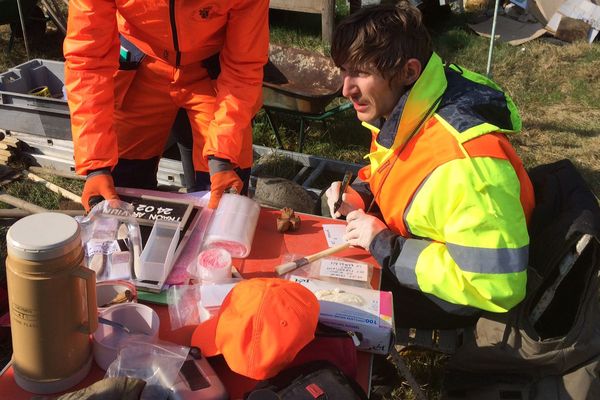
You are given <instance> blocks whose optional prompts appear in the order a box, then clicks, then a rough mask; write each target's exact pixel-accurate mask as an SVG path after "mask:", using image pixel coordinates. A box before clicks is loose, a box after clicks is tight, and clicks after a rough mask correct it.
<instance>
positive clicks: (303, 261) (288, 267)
mask: <svg viewBox="0 0 600 400" xmlns="http://www.w3.org/2000/svg"><path fill="white" fill-rule="evenodd" d="M348 247H350V244H349V243H343V244H339V245H337V246H334V247H330V248H328V249H325V250H323V251H320V252H318V253H315V254H311V255H309V256H306V257H302V258H297V259H295V260H294V261H290V262H286V263H284V264H281V265H278V266H277V267H275V272H277V275H283V274H287V273H288V272H290V271H293V270H295V269H296V268H300V267H302V266H304V265H308V264H310V263H311V262H314V261H317V260H318V259H321V258H323V257H327V256H330V255H332V254H335V253H338V252H340V251H342V250H345V249H347V248H348Z"/></svg>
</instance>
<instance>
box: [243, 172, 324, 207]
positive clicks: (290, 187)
mask: <svg viewBox="0 0 600 400" xmlns="http://www.w3.org/2000/svg"><path fill="white" fill-rule="evenodd" d="M254 200H256V201H257V202H259V203H260V204H262V205H265V206H269V207H274V208H283V207H291V208H293V209H294V211H298V212H303V213H307V214H315V211H316V208H317V200H318V199H317V198H316V195H313V194H312V193H311V192H309V191H308V190H306V189H304V188H303V187H302V186H300V185H298V184H297V183H295V182H292V181H290V180H288V179H284V178H270V177H259V178H258V179H257V181H256V189H255V191H254ZM319 209H320V204H319Z"/></svg>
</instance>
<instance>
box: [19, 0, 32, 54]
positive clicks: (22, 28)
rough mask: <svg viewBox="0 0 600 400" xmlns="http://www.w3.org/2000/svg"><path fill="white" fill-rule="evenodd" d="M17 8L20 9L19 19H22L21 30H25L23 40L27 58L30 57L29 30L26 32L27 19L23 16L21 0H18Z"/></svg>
mask: <svg viewBox="0 0 600 400" xmlns="http://www.w3.org/2000/svg"><path fill="white" fill-rule="evenodd" d="M17 8H18V9H19V19H20V20H21V31H23V40H24V41H25V53H26V54H27V60H29V59H30V57H29V44H28V43H27V32H25V19H24V18H23V9H22V8H21V0H17Z"/></svg>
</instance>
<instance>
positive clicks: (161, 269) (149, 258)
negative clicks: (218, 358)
mask: <svg viewBox="0 0 600 400" xmlns="http://www.w3.org/2000/svg"><path fill="white" fill-rule="evenodd" d="M179 234H180V229H179V224H174V223H172V222H166V221H160V220H157V221H154V226H153V227H152V231H151V232H150V236H149V237H148V240H147V241H146V244H145V245H144V250H142V254H141V255H140V262H139V270H136V271H135V276H136V278H137V279H138V280H139V281H148V282H155V283H156V284H160V285H161V286H162V282H164V281H165V279H166V278H167V275H169V272H170V271H171V268H172V267H173V261H174V259H173V257H174V255H175V249H176V248H177V243H179Z"/></svg>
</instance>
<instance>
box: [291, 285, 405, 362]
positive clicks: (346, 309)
mask: <svg viewBox="0 0 600 400" xmlns="http://www.w3.org/2000/svg"><path fill="white" fill-rule="evenodd" d="M290 280H291V281H292V282H297V283H299V284H301V285H303V286H304V287H306V288H307V289H309V290H310V291H311V292H313V293H314V294H315V296H316V297H317V299H318V300H319V304H320V306H321V309H320V315H319V321H320V322H322V323H323V324H325V325H328V326H331V327H334V328H338V329H341V330H344V331H352V332H355V333H357V334H358V336H359V338H360V336H362V338H360V339H361V341H360V345H359V346H358V349H359V350H362V351H368V352H370V353H376V354H387V353H388V352H389V350H390V346H392V344H393V341H394V312H393V302H392V293H391V292H382V291H379V290H372V289H365V288H360V287H355V286H347V285H340V284H336V283H332V282H325V281H320V280H317V279H311V278H305V277H300V276H296V275H292V276H291V277H290Z"/></svg>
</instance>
